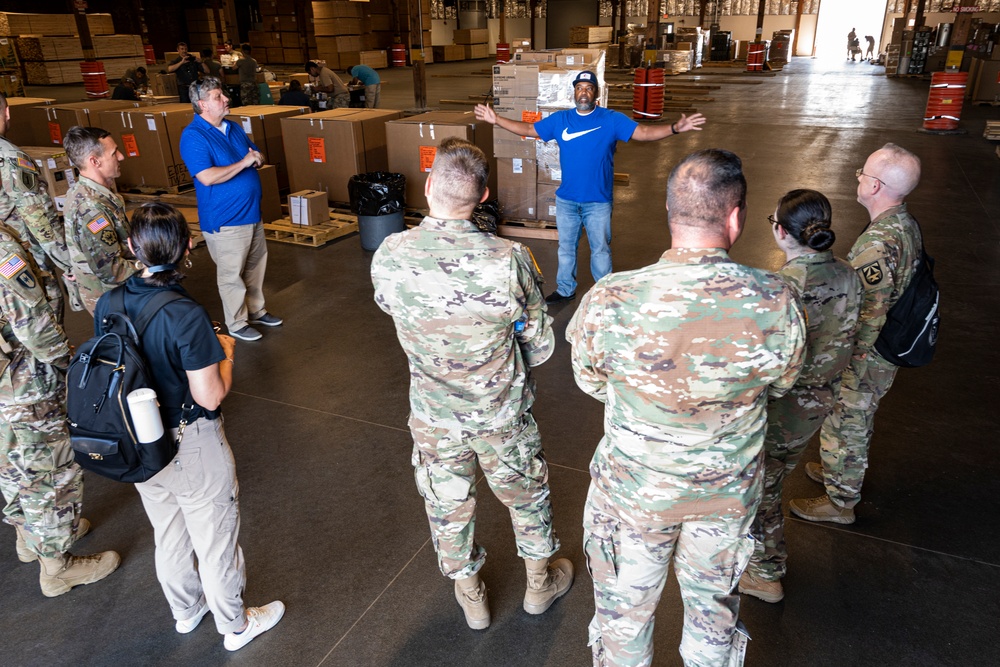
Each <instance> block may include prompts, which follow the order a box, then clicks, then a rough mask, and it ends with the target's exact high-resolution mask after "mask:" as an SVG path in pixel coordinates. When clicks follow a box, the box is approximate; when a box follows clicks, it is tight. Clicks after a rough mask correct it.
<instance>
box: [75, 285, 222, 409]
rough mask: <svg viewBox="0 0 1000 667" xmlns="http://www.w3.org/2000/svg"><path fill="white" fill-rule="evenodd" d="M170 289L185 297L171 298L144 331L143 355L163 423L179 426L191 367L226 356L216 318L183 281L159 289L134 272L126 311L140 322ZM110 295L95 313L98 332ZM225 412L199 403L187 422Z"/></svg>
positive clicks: (209, 362) (127, 291)
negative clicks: (153, 300) (154, 301)
mask: <svg viewBox="0 0 1000 667" xmlns="http://www.w3.org/2000/svg"><path fill="white" fill-rule="evenodd" d="M163 290H171V291H174V292H178V293H179V294H182V295H184V296H185V297H187V298H185V299H179V300H177V301H171V302H170V303H168V304H167V305H166V306H164V307H163V308H162V309H161V310H160V311H159V312H158V313H156V315H154V316H153V319H152V320H150V321H149V325H148V326H147V327H146V330H145V331H144V332H143V334H142V340H141V344H142V356H143V357H144V358H145V359H146V363H147V365H148V370H149V374H150V384H152V388H153V389H154V390H155V391H156V398H157V400H158V401H159V403H160V411H161V412H162V414H163V420H164V423H163V426H164V427H166V428H176V427H177V425H178V424H180V421H181V415H182V413H183V410H182V407H181V406H183V404H184V400H185V399H186V398H187V393H188V379H187V371H198V370H201V369H202V368H207V367H209V366H211V365H213V364H217V363H219V362H220V361H222V360H223V359H225V358H226V353H225V352H224V351H223V349H222V345H221V344H220V343H219V338H218V337H217V336H216V335H215V331H214V330H213V329H212V321H211V320H210V319H209V317H208V313H207V312H206V311H205V309H204V308H203V307H202V306H201V305H199V304H198V302H196V301H195V300H194V299H192V298H191V296H190V295H189V294H188V293H187V291H185V290H184V288H183V287H181V286H180V285H171V286H170V287H155V286H152V285H149V284H147V283H146V280H145V279H144V278H142V277H140V276H132V277H131V278H129V279H128V281H127V282H126V283H125V310H126V311H128V315H129V317H130V318H131V319H132V320H133V321H135V318H137V317H138V316H139V313H140V312H141V311H142V308H143V306H145V305H146V303H147V302H148V301H149V300H150V299H151V298H153V296H155V295H156V294H157V293H159V292H161V291H163ZM109 299H110V297H109V296H108V295H107V294H105V295H104V296H103V297H101V300H100V301H98V302H97V309H96V310H95V311H94V333H95V334H99V333H101V320H103V319H104V317H105V316H106V315H107V314H108V311H109V310H110V301H109ZM219 413H220V410H218V409H216V410H208V409H206V408H203V407H202V406H200V405H197V404H195V406H194V408H193V409H192V410H191V411H190V412H189V413H188V421H189V422H193V421H195V420H196V419H201V418H202V417H206V418H208V419H215V418H216V417H218V416H219Z"/></svg>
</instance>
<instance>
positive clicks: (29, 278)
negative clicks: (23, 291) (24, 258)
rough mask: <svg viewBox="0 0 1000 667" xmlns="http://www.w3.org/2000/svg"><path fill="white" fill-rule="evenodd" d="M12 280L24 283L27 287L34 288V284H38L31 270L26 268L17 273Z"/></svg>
mask: <svg viewBox="0 0 1000 667" xmlns="http://www.w3.org/2000/svg"><path fill="white" fill-rule="evenodd" d="M14 280H16V281H17V282H19V283H21V284H22V285H24V287H25V288H27V289H35V285H37V284H38V283H36V282H35V277H34V276H33V275H31V271H29V270H28V269H27V268H25V269H24V270H23V271H21V272H20V273H19V274H17V277H16V278H14Z"/></svg>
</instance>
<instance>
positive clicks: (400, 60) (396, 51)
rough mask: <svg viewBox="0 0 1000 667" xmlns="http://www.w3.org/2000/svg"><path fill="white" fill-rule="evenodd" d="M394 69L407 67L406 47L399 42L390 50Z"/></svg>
mask: <svg viewBox="0 0 1000 667" xmlns="http://www.w3.org/2000/svg"><path fill="white" fill-rule="evenodd" d="M389 53H390V54H391V56H392V66H393V67H406V47H405V46H403V45H402V44H400V43H399V42H397V43H395V44H393V45H392V46H391V47H390V48H389Z"/></svg>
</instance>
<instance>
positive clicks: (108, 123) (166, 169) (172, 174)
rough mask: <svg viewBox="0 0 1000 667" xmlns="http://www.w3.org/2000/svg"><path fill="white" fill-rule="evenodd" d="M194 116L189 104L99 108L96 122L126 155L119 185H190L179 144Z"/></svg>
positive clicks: (122, 164)
mask: <svg viewBox="0 0 1000 667" xmlns="http://www.w3.org/2000/svg"><path fill="white" fill-rule="evenodd" d="M193 117H194V110H193V109H192V108H191V105H190V104H158V105H156V106H152V107H149V106H146V107H141V108H138V109H121V110H108V111H101V113H100V119H99V120H98V123H97V124H98V125H99V126H100V127H103V128H104V129H106V130H107V131H109V132H110V133H111V136H113V137H114V138H115V142H116V143H117V144H118V150H120V151H121V152H122V155H124V156H125V159H124V160H123V161H122V163H121V176H119V177H118V179H117V183H118V187H119V188H120V189H130V188H139V189H143V188H149V189H157V190H159V189H173V190H175V191H176V190H179V189H181V188H185V187H186V186H190V185H191V184H192V181H191V174H189V173H188V170H187V167H186V166H185V165H184V160H183V159H182V158H181V150H180V144H181V132H183V131H184V128H185V127H187V126H188V124H189V123H190V122H191V119H192V118H193Z"/></svg>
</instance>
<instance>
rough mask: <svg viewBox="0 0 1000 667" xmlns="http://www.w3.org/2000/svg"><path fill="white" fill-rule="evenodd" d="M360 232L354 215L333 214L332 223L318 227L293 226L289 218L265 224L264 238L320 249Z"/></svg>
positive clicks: (321, 224) (331, 215)
mask: <svg viewBox="0 0 1000 667" xmlns="http://www.w3.org/2000/svg"><path fill="white" fill-rule="evenodd" d="M356 231H358V219H357V217H356V216H353V215H344V214H342V213H331V214H330V221H329V222H326V223H320V224H318V225H308V226H306V225H293V224H292V221H291V220H290V219H289V218H282V219H281V220H275V221H274V222H265V223H264V236H265V237H266V238H267V239H268V240H269V241H279V242H281V243H293V244H295V245H302V246H309V247H311V248H318V247H320V246H322V245H326V244H327V243H329V242H330V241H332V240H334V239H338V238H340V237H341V236H346V235H348V234H353V233H354V232H356Z"/></svg>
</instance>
